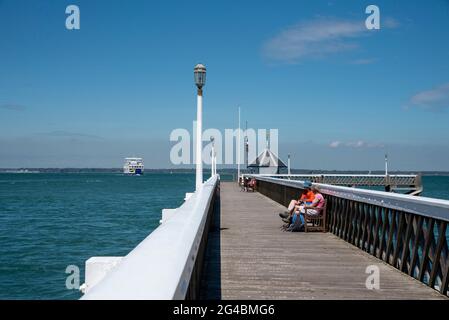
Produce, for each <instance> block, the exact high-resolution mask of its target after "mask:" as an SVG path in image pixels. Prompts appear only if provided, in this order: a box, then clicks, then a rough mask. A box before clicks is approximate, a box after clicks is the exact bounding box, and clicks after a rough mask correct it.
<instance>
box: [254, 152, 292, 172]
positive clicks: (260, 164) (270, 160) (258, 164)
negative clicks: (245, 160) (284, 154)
mask: <svg viewBox="0 0 449 320" xmlns="http://www.w3.org/2000/svg"><path fill="white" fill-rule="evenodd" d="M264 167H277V168H287V166H286V165H285V163H284V162H283V161H282V160H281V159H279V158H278V156H277V155H275V154H274V153H273V152H271V150H270V149H268V148H267V149H265V150H264V151H262V153H261V154H259V156H258V157H257V158H256V159H255V160H254V161H253V162H251V164H249V165H248V168H264Z"/></svg>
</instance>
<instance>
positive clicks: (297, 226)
mask: <svg viewBox="0 0 449 320" xmlns="http://www.w3.org/2000/svg"><path fill="white" fill-rule="evenodd" d="M286 231H290V232H301V231H304V223H302V221H301V219H300V217H298V218H297V219H296V220H295V223H292V224H290V226H288V228H287V229H286Z"/></svg>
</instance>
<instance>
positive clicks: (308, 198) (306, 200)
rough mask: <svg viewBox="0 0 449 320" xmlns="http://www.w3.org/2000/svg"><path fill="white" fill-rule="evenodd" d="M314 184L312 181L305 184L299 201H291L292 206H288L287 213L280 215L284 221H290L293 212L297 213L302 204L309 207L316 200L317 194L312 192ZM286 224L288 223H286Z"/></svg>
mask: <svg viewBox="0 0 449 320" xmlns="http://www.w3.org/2000/svg"><path fill="white" fill-rule="evenodd" d="M311 186H312V183H311V182H310V181H305V182H304V189H303V191H302V193H301V196H300V198H299V199H298V200H295V199H293V200H292V201H290V204H289V205H288V208H287V210H288V211H285V212H281V213H279V216H280V217H281V218H283V219H286V220H289V221H290V219H291V217H292V215H293V212H294V211H295V209H296V207H297V206H299V205H302V204H306V205H309V204H311V203H312V201H313V199H315V194H314V193H313V192H312V191H311V189H310V188H311ZM284 222H286V221H284Z"/></svg>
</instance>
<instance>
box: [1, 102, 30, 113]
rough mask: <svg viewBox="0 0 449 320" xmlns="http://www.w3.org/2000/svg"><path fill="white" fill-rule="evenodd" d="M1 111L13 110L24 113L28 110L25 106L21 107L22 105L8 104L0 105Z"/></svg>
mask: <svg viewBox="0 0 449 320" xmlns="http://www.w3.org/2000/svg"><path fill="white" fill-rule="evenodd" d="M0 109H5V110H13V111H23V110H25V109H26V107H25V106H23V105H20V104H12V103H7V104H0Z"/></svg>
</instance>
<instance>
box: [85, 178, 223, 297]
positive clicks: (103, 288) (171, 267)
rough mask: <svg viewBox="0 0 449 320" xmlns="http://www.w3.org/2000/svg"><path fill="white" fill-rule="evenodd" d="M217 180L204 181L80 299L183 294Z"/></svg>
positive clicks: (195, 256)
mask: <svg viewBox="0 0 449 320" xmlns="http://www.w3.org/2000/svg"><path fill="white" fill-rule="evenodd" d="M218 183H219V176H218V175H215V176H214V177H211V178H210V179H209V180H208V181H206V182H205V183H204V184H203V186H202V188H201V189H200V190H199V191H197V192H195V193H194V194H192V195H191V196H190V197H189V198H188V199H187V200H186V201H185V202H184V204H183V205H182V206H181V207H179V208H177V209H175V211H171V212H170V214H169V215H168V216H167V217H165V218H164V219H163V223H162V224H161V225H160V226H159V227H158V228H157V229H156V230H154V231H153V232H152V233H151V234H150V235H149V236H148V237H147V238H146V239H145V240H143V241H142V242H141V243H140V244H139V245H138V246H137V247H136V248H135V249H134V250H132V251H131V252H130V253H129V254H128V255H127V256H125V257H123V258H122V259H121V260H120V262H119V263H118V264H117V265H116V266H114V267H112V268H111V270H110V271H108V273H107V274H106V275H105V276H104V278H103V279H102V280H100V281H99V282H98V283H97V284H95V285H94V286H93V287H89V284H88V283H87V287H86V289H85V290H86V294H85V295H84V296H83V297H82V298H81V299H89V300H96V299H101V300H109V299H112V300H114V299H124V300H128V299H161V300H171V299H184V298H185V297H186V294H187V291H188V288H189V282H190V279H191V277H192V272H193V270H194V267H195V262H196V258H197V255H198V253H199V252H198V251H199V248H200V245H201V240H202V238H203V232H207V231H208V230H205V226H206V221H207V218H208V213H209V209H210V206H211V204H212V200H213V197H214V193H215V190H216V188H217V185H218Z"/></svg>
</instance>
